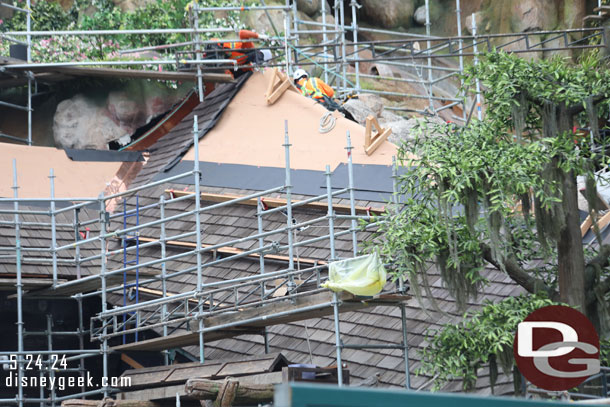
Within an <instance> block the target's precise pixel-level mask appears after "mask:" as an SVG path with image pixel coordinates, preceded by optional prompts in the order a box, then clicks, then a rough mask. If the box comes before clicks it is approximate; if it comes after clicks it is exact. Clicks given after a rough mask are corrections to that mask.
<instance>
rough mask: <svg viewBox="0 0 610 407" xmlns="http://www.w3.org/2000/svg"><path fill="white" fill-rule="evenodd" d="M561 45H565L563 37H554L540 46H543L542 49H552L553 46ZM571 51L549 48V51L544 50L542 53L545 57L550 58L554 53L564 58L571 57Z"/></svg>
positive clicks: (560, 46) (558, 46) (559, 46)
mask: <svg viewBox="0 0 610 407" xmlns="http://www.w3.org/2000/svg"><path fill="white" fill-rule="evenodd" d="M569 40H571V39H569ZM562 47H565V41H564V39H563V38H554V39H551V40H550V41H547V42H545V43H544V44H542V48H544V49H553V48H562ZM572 51H573V50H572V49H564V50H550V51H544V52H543V53H542V54H543V56H544V58H545V59H550V58H552V57H553V56H555V55H559V56H562V57H564V58H571V57H572Z"/></svg>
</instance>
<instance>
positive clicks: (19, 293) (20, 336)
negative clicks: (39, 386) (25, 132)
mask: <svg viewBox="0 0 610 407" xmlns="http://www.w3.org/2000/svg"><path fill="white" fill-rule="evenodd" d="M13 196H14V197H15V202H14V203H13V209H14V210H15V217H14V219H15V268H16V270H15V271H16V274H17V284H16V287H17V351H18V353H19V355H18V356H17V360H18V363H17V378H18V379H19V383H18V385H17V405H18V406H19V407H23V386H22V385H21V379H22V377H23V283H22V281H21V228H20V226H19V202H18V201H17V199H18V198H19V184H18V183H17V161H16V160H15V159H13Z"/></svg>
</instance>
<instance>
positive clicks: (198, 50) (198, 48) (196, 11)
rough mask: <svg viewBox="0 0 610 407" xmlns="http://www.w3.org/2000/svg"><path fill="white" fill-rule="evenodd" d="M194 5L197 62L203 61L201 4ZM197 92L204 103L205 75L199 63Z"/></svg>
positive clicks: (200, 100) (194, 3)
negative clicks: (200, 32)
mask: <svg viewBox="0 0 610 407" xmlns="http://www.w3.org/2000/svg"><path fill="white" fill-rule="evenodd" d="M192 3H193V8H192V10H193V22H194V24H193V25H194V27H193V28H194V30H195V51H196V52H195V56H196V59H197V61H200V60H201V57H202V56H201V41H200V37H199V3H197V2H196V1H194V2H192ZM197 91H198V92H199V103H201V102H203V74H202V73H201V64H200V63H197Z"/></svg>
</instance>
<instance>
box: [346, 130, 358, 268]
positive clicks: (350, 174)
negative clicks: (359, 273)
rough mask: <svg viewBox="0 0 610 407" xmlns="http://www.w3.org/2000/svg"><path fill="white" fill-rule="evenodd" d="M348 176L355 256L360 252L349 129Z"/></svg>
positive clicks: (347, 148)
mask: <svg viewBox="0 0 610 407" xmlns="http://www.w3.org/2000/svg"><path fill="white" fill-rule="evenodd" d="M345 149H346V150H347V176H348V188H349V213H350V216H351V217H352V221H351V229H352V252H353V253H352V254H353V255H354V257H355V256H356V255H357V254H358V235H357V232H356V226H357V224H356V218H355V217H356V202H355V198H354V166H353V163H352V150H353V149H354V148H353V147H352V138H351V137H350V134H349V130H348V131H347V147H346V148H345Z"/></svg>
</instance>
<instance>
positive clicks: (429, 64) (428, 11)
mask: <svg viewBox="0 0 610 407" xmlns="http://www.w3.org/2000/svg"><path fill="white" fill-rule="evenodd" d="M425 7H426V37H428V39H427V40H426V53H427V54H428V104H429V106H430V111H431V112H434V101H433V100H432V96H433V95H432V57H430V52H431V51H430V47H431V44H430V4H429V0H426V3H425Z"/></svg>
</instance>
